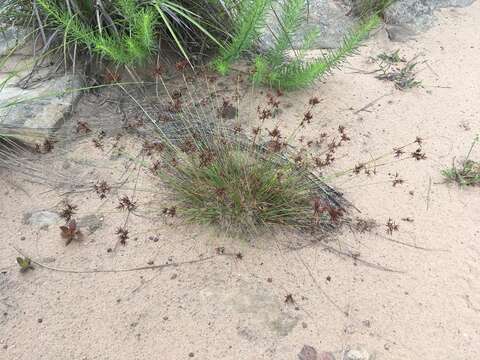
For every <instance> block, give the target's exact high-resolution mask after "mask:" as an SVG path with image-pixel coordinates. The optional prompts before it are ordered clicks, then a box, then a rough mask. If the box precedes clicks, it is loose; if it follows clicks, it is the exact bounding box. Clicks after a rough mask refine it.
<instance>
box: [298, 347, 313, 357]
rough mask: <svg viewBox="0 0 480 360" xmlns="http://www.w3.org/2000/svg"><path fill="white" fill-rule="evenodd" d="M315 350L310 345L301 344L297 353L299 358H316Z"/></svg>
mask: <svg viewBox="0 0 480 360" xmlns="http://www.w3.org/2000/svg"><path fill="white" fill-rule="evenodd" d="M317 355H318V354H317V350H315V348H314V347H312V346H310V345H303V348H302V351H300V353H299V354H298V359H299V360H318V356H317Z"/></svg>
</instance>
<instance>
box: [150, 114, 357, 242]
mask: <svg viewBox="0 0 480 360" xmlns="http://www.w3.org/2000/svg"><path fill="white" fill-rule="evenodd" d="M210 113H216V112H214V111H212V112H210ZM271 116H272V112H271V111H270V110H264V111H261V112H260V117H263V120H265V118H268V117H271ZM309 116H310V115H309ZM309 119H310V118H309ZM197 120H200V121H197ZM197 120H194V121H192V120H191V118H189V119H188V120H185V119H183V120H181V121H179V122H178V123H177V124H176V125H175V129H174V130H173V132H172V130H170V131H169V132H168V136H162V137H163V140H164V141H162V145H159V144H158V143H157V146H156V149H157V150H159V151H158V152H159V153H160V160H159V161H157V162H154V165H153V166H152V168H151V170H152V171H153V173H154V174H155V175H157V176H159V177H160V178H161V179H162V181H163V182H164V183H165V184H166V185H167V187H168V188H169V189H170V190H171V191H172V195H173V199H174V201H175V202H176V205H177V206H176V213H178V214H179V215H182V216H183V217H185V218H186V219H188V220H189V221H191V222H194V223H200V224H210V225H216V226H219V227H220V228H221V229H223V230H225V231H226V232H228V233H233V234H237V235H247V236H248V235H253V234H255V233H257V232H258V231H259V230H261V229H268V228H272V227H275V226H287V227H291V228H293V229H296V230H299V231H309V232H317V231H319V230H326V229H332V228H335V227H336V226H337V225H338V224H340V223H341V222H342V221H341V220H342V217H343V215H344V214H345V212H346V208H347V206H348V205H347V204H348V203H347V202H346V201H345V200H344V199H343V198H342V196H341V195H340V194H339V193H338V192H336V191H335V190H334V189H332V188H331V187H329V186H328V185H327V184H325V183H324V182H323V181H322V180H321V178H320V177H319V176H317V175H316V173H315V171H314V170H313V167H311V166H309V165H308V164H307V163H308V162H307V161H304V160H305V159H306V155H305V154H303V156H304V158H302V157H301V155H299V153H297V152H296V151H295V150H294V148H293V147H292V146H291V145H290V144H289V143H290V139H291V137H290V136H288V137H284V136H282V134H281V133H280V130H279V129H278V128H274V129H270V130H267V129H264V128H263V127H262V126H260V127H257V128H254V129H252V131H251V132H249V133H246V132H245V131H244V130H243V129H241V128H240V127H239V126H235V125H229V126H227V125H226V124H221V125H219V123H218V122H213V121H212V122H209V121H205V119H197ZM302 126H304V124H302ZM164 135H166V134H165V133H164ZM144 148H145V149H152V145H151V144H146V145H145V147H144Z"/></svg>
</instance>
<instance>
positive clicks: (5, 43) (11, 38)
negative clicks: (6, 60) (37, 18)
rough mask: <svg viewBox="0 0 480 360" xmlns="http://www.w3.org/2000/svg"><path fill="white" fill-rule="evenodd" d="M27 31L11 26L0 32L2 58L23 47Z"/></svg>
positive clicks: (0, 54) (0, 53)
mask: <svg viewBox="0 0 480 360" xmlns="http://www.w3.org/2000/svg"><path fill="white" fill-rule="evenodd" d="M26 35H27V30H25V29H23V28H17V27H16V26H9V27H7V28H3V29H2V30H1V31H0V56H4V55H7V54H8V53H9V52H10V51H12V49H14V48H15V47H16V46H21V45H23V44H24V42H25V37H26Z"/></svg>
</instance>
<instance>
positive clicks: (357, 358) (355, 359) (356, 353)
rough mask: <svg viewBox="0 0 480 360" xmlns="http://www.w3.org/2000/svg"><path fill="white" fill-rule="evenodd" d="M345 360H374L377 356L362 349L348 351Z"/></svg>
mask: <svg viewBox="0 0 480 360" xmlns="http://www.w3.org/2000/svg"><path fill="white" fill-rule="evenodd" d="M344 359H345V360H374V359H375V355H372V354H370V353H369V352H368V351H367V350H365V349H362V348H360V347H357V348H353V349H350V350H348V351H347V352H346V353H345V357H344Z"/></svg>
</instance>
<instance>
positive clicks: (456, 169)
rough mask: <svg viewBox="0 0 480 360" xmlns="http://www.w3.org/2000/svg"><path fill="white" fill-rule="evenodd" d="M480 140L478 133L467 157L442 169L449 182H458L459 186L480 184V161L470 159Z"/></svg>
mask: <svg viewBox="0 0 480 360" xmlns="http://www.w3.org/2000/svg"><path fill="white" fill-rule="evenodd" d="M479 141H480V137H479V136H478V135H477V136H476V137H475V139H474V140H473V142H472V145H471V146H470V150H469V152H468V154H467V156H466V159H465V160H464V161H462V162H461V163H460V164H458V166H457V165H456V164H455V160H454V161H453V164H452V167H451V168H448V169H445V170H443V171H442V175H443V176H444V177H445V180H446V182H448V183H452V182H454V183H457V184H458V185H459V186H478V185H480V162H478V161H474V160H471V159H470V155H471V153H472V151H473V149H474V147H475V145H476V144H477V143H478V142H479Z"/></svg>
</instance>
